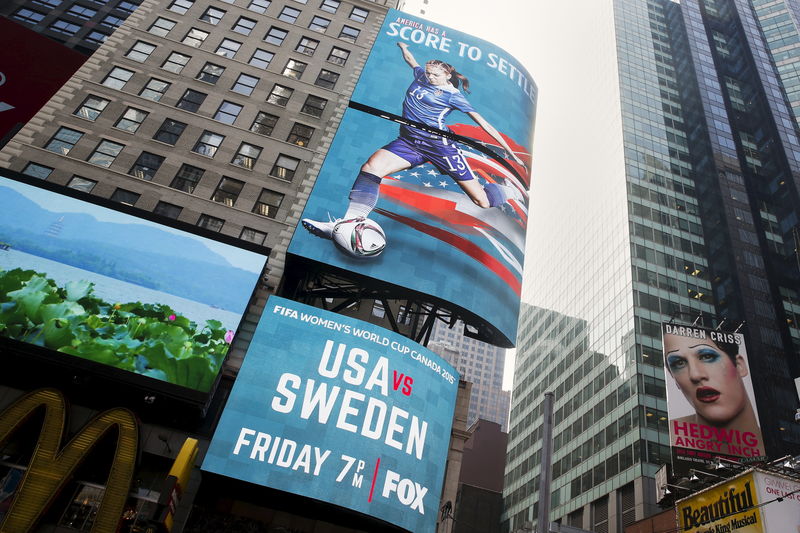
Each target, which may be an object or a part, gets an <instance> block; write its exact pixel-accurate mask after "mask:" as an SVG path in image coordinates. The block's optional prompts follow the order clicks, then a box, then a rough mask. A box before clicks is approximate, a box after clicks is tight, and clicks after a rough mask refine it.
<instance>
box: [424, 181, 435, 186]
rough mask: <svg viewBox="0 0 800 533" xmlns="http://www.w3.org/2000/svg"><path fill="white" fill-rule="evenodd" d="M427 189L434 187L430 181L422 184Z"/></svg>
mask: <svg viewBox="0 0 800 533" xmlns="http://www.w3.org/2000/svg"><path fill="white" fill-rule="evenodd" d="M422 184H423V185H424V186H425V187H433V184H432V183H431V182H430V181H425V182H423V183H422Z"/></svg>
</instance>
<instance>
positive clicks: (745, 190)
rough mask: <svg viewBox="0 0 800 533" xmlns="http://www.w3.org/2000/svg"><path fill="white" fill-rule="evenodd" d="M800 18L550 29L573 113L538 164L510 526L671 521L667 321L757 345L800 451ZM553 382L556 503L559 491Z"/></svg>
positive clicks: (772, 396) (594, 17)
mask: <svg viewBox="0 0 800 533" xmlns="http://www.w3.org/2000/svg"><path fill="white" fill-rule="evenodd" d="M796 10H797V6H796V3H794V2H783V1H780V0H778V1H761V0H689V1H682V2H674V1H669V0H646V1H643V0H608V1H603V2H595V1H591V2H582V3H581V4H580V7H578V6H575V5H570V6H569V8H567V7H566V6H565V7H564V8H560V7H557V6H549V9H548V10H545V9H544V8H543V9H542V10H541V13H540V15H541V16H542V17H543V20H544V19H546V21H547V25H548V26H549V27H553V28H570V31H569V32H566V33H565V34H564V35H563V37H562V36H559V35H556V34H554V33H550V34H549V38H550V39H551V41H550V42H547V43H546V44H547V45H548V47H547V49H548V50H549V51H551V59H553V60H554V61H553V66H552V67H551V70H552V72H551V75H550V76H549V77H548V76H546V75H544V74H543V73H542V72H537V77H540V79H541V80H542V81H541V83H540V85H541V88H542V102H544V101H545V99H546V96H545V95H550V98H551V104H550V105H557V104H555V103H554V102H553V100H558V99H560V102H562V103H563V105H562V106H561V107H560V108H559V114H558V126H557V127H555V128H554V129H551V130H548V126H546V125H544V124H546V123H547V122H546V121H545V120H544V119H543V118H542V117H543V115H542V116H540V118H542V120H541V122H540V126H541V130H540V131H539V132H538V135H539V138H540V139H542V138H547V143H544V142H543V143H542V144H547V145H548V147H549V149H550V150H552V151H551V152H549V153H548V151H547V150H545V149H541V151H540V148H539V147H537V157H538V158H539V161H540V163H542V165H544V164H545V162H546V161H547V160H548V158H549V164H550V167H549V168H550V170H551V171H550V172H542V171H540V172H537V173H536V175H537V179H538V182H537V183H538V184H539V186H538V189H537V194H535V195H533V198H534V206H533V208H532V213H534V215H533V217H534V218H533V221H532V224H531V230H530V232H529V237H528V238H529V245H530V247H531V248H532V249H534V250H536V253H535V254H529V258H528V261H527V264H526V267H527V268H528V272H529V276H528V278H527V280H528V281H527V283H528V286H527V287H526V292H525V294H524V296H523V300H524V301H525V302H527V303H526V304H525V305H524V308H523V312H522V314H521V319H520V333H519V338H518V351H517V360H516V369H515V379H514V390H513V400H512V407H511V417H510V432H509V452H508V458H507V460H508V462H507V466H506V481H505V488H504V500H505V501H504V505H505V516H504V518H505V521H506V527H507V529H508V530H509V531H517V530H520V529H523V528H525V527H529V526H530V524H531V523H535V522H536V519H537V513H538V504H537V502H539V501H541V500H542V498H546V497H550V498H551V502H552V508H551V520H553V521H558V522H560V523H562V524H564V525H569V526H573V527H581V528H584V529H587V530H591V531H596V532H602V533H604V532H621V531H622V530H623V528H624V526H626V525H628V524H631V523H632V522H634V521H635V520H638V519H641V518H644V517H645V516H650V515H652V514H654V513H656V512H658V510H659V508H658V506H657V505H655V503H654V502H655V487H654V480H653V478H654V475H655V472H656V470H657V469H658V467H659V465H661V464H664V463H668V462H669V461H670V448H669V436H668V428H667V407H666V401H665V388H666V382H665V375H664V370H663V358H662V354H661V331H660V323H662V322H669V321H671V320H672V321H674V323H677V324H692V323H693V322H695V321H696V323H697V324H704V325H706V326H707V327H712V328H719V329H720V330H721V331H728V332H733V331H736V330H738V331H739V332H741V333H744V334H746V336H747V348H748V357H749V364H750V368H749V372H750V375H751V376H752V379H753V383H754V389H755V397H756V400H757V403H758V411H759V415H760V421H761V427H762V431H763V433H764V439H765V443H766V446H765V447H766V454H767V455H768V456H769V457H770V458H773V459H775V458H778V457H781V456H783V455H785V454H787V453H791V454H796V453H798V451H799V450H800V430H799V429H798V426H797V424H796V423H795V422H794V411H795V409H796V408H797V407H798V399H797V393H796V391H795V388H794V385H793V383H792V379H793V378H794V377H796V376H798V375H800V368H798V361H799V360H800V359H798V349H800V330H799V329H798V322H797V320H798V315H797V313H798V311H800V308H799V307H798V304H800V299H798V286H800V284H798V280H799V279H800V276H799V275H798V274H799V273H798V262H797V256H796V252H795V246H796V244H795V241H794V238H793V231H794V228H795V227H796V226H797V224H798V222H799V221H800V200H799V199H798V185H800V181H798V178H799V177H800V173H799V172H800V162H799V161H798V158H800V143H799V142H798V136H797V122H796V120H795V115H794V114H793V111H792V103H793V102H794V101H795V100H796V98H795V97H794V96H793V94H794V93H793V89H792V86H793V85H792V78H791V76H792V75H793V74H792V73H791V72H788V70H787V68H783V65H785V64H789V63H791V61H792V59H791V58H792V57H793V54H794V49H795V47H796V44H795V43H796V42H797V40H798V33H797V29H796V27H795V26H794V22H787V23H786V24H783V23H780V20H783V21H794V20H796V19H795V13H796ZM779 13H780V14H781V15H779V16H777V19H778V20H776V16H773V14H779ZM776 28H780V30H776ZM561 31H562V32H563V31H564V30H561ZM777 33H781V38H782V39H785V40H784V41H782V42H779V40H778V39H777V37H776V35H777ZM532 34H536V35H537V37H534V40H536V39H537V38H539V37H538V35H539V34H538V33H537V32H532ZM567 34H568V35H567ZM576 36H580V37H576ZM576 39H577V41H576ZM533 45H534V46H544V45H545V43H544V42H535V43H533ZM773 58H774V60H773ZM556 63H557V64H558V66H555V64H556ZM554 95H557V96H554ZM544 107H546V106H544V105H543V108H544ZM540 168H541V167H540ZM537 202H538V203H537ZM531 241H532V242H531ZM666 379H671V378H670V377H669V376H667V377H666ZM547 391H553V392H554V393H555V398H556V402H555V417H554V422H555V427H554V433H553V435H554V456H553V471H552V494H551V495H540V494H539V481H540V460H541V448H542V442H541V439H542V436H541V429H540V428H541V422H542V403H543V395H544V393H545V392H547ZM538 527H542V526H538ZM539 530H540V531H541V529H539Z"/></svg>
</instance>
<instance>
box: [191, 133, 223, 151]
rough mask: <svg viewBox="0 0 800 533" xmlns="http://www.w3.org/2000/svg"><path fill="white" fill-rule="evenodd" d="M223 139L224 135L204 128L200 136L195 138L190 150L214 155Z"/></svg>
mask: <svg viewBox="0 0 800 533" xmlns="http://www.w3.org/2000/svg"><path fill="white" fill-rule="evenodd" d="M223 139H225V136H224V135H220V134H218V133H214V132H212V131H208V130H206V131H204V132H203V134H202V135H201V136H200V138H199V139H197V142H196V143H195V145H194V148H192V152H195V153H197V154H200V155H204V156H206V157H214V155H215V154H216V153H217V149H218V148H219V145H221V144H222V141H223Z"/></svg>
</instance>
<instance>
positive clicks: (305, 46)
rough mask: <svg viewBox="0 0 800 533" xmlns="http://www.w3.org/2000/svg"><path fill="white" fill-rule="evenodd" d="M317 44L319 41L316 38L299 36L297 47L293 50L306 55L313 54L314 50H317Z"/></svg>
mask: <svg viewBox="0 0 800 533" xmlns="http://www.w3.org/2000/svg"><path fill="white" fill-rule="evenodd" d="M318 45H319V41H317V40H316V39H309V38H308V37H301V38H300V42H299V43H297V48H295V49H294V50H295V52H300V53H301V54H305V55H307V56H313V55H314V52H315V51H316V50H317V46H318Z"/></svg>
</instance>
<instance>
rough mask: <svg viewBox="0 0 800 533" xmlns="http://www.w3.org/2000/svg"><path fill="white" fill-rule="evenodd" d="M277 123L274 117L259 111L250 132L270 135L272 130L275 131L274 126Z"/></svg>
mask: <svg viewBox="0 0 800 533" xmlns="http://www.w3.org/2000/svg"><path fill="white" fill-rule="evenodd" d="M277 123H278V117H277V116H276V115H270V114H269V113H264V112H263V111H259V112H258V114H257V115H256V119H255V120H254V121H253V125H252V126H250V131H252V132H253V133H260V134H261V135H272V130H273V129H275V124H277Z"/></svg>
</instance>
